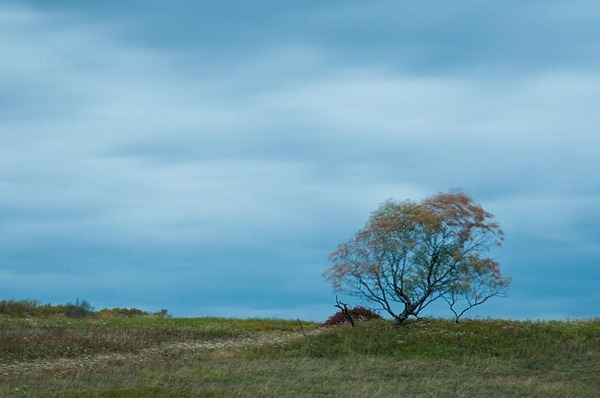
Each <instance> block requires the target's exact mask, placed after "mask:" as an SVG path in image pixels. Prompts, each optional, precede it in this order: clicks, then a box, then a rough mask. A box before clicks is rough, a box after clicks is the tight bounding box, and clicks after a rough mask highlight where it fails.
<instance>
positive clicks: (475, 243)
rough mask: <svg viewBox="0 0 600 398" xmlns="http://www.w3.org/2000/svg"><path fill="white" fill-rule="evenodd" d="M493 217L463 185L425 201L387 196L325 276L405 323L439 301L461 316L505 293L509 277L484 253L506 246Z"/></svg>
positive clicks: (342, 246)
mask: <svg viewBox="0 0 600 398" xmlns="http://www.w3.org/2000/svg"><path fill="white" fill-rule="evenodd" d="M493 218H494V216H493V215H492V214H490V213H488V212H486V211H485V210H484V209H483V208H482V207H481V205H479V204H477V203H475V202H473V200H472V199H471V198H470V197H469V196H467V195H466V194H465V193H463V192H461V191H450V192H448V193H439V194H437V195H434V196H432V197H430V198H427V199H425V200H423V201H421V202H418V203H417V202H413V201H410V200H407V201H404V202H394V201H391V200H389V201H387V202H385V203H384V204H382V205H381V206H380V207H379V208H378V209H377V210H376V211H375V212H373V213H372V214H371V218H370V219H369V221H368V222H367V224H366V226H365V227H364V228H363V229H361V230H359V231H358V232H357V233H356V234H355V235H354V237H353V238H352V239H350V240H348V241H347V242H345V243H342V244H340V245H339V246H338V248H337V249H336V250H335V251H333V252H332V253H331V255H330V257H329V258H330V260H331V262H332V263H333V264H332V266H331V267H330V268H329V269H328V270H327V271H326V272H325V274H324V275H325V277H326V278H327V279H328V280H329V281H330V282H331V283H332V284H333V287H334V289H335V290H337V291H342V292H346V293H348V294H351V295H354V296H358V297H360V298H363V299H366V300H368V301H370V302H372V303H374V304H375V305H376V306H377V307H380V308H381V309H383V310H385V311H386V312H387V313H388V314H390V315H391V316H392V317H393V318H394V319H396V321H398V322H399V323H401V322H403V321H404V320H406V319H407V318H409V317H411V316H412V317H416V318H418V317H419V314H420V313H421V311H422V310H423V309H425V308H426V307H427V306H428V305H429V304H431V303H432V302H434V301H436V300H438V299H442V300H444V301H446V303H448V305H449V308H450V311H452V313H453V314H454V317H455V320H456V322H458V320H459V318H460V317H461V316H462V315H464V314H465V312H466V311H468V310H469V309H471V308H473V307H475V306H478V305H480V304H483V303H484V302H486V301H487V300H488V299H490V298H491V297H494V296H499V295H504V294H505V293H506V289H507V287H508V285H509V283H510V278H507V277H504V276H502V274H501V273H500V267H499V263H498V262H497V261H495V260H493V259H491V258H489V257H485V253H486V252H487V251H489V249H490V247H492V246H496V245H497V246H500V245H501V243H502V240H503V232H502V230H501V229H500V227H499V225H498V224H497V223H496V222H494V221H493Z"/></svg>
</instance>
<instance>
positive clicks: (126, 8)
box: [0, 0, 600, 319]
mask: <svg viewBox="0 0 600 398" xmlns="http://www.w3.org/2000/svg"><path fill="white" fill-rule="evenodd" d="M251 4H252V6H250V3H247V2H236V1H226V2H219V5H215V4H213V2H203V1H184V0H179V1H170V2H166V1H157V0H156V1H131V2H120V1H105V2H79V1H54V2H46V1H41V0H40V1H26V2H4V3H2V4H1V5H0V54H1V57H0V138H1V142H2V144H1V145H0V187H1V190H0V192H1V195H0V237H1V239H0V292H2V293H1V295H2V297H5V298H16V299H23V298H35V299H39V300H41V301H43V302H47V301H51V302H65V301H72V300H74V299H75V298H76V297H85V298H87V299H88V300H89V301H90V302H92V304H94V305H96V306H97V307H106V306H119V307H124V306H137V307H141V308H144V309H149V310H158V309H160V308H163V307H166V308H169V309H170V310H171V311H172V312H173V313H174V314H175V315H186V316H201V315H223V316H267V317H270V316H274V317H291V318H295V317H296V316H300V317H303V318H309V319H324V318H325V317H327V316H328V315H329V314H330V313H331V312H332V311H333V307H332V306H331V304H332V292H331V289H330V287H329V286H328V285H327V284H326V283H325V281H324V280H323V278H322V277H321V273H322V272H323V270H324V269H325V268H326V267H327V266H328V263H327V254H328V253H329V252H330V251H331V250H333V249H334V248H335V246H336V245H337V244H338V243H340V242H341V241H343V240H345V239H346V238H348V237H349V236H350V235H351V234H352V233H353V232H354V231H355V230H356V229H358V228H359V227H361V226H362V225H363V223H364V222H365V221H366V219H367V218H368V216H369V213H370V211H372V210H374V209H375V208H376V206H377V205H378V204H379V203H381V202H383V201H385V200H386V199H388V198H390V197H393V198H395V199H400V200H401V199H405V198H411V199H421V198H423V197H425V196H428V195H431V194H434V193H436V192H438V191H441V190H447V189H450V188H454V187H460V188H463V189H464V190H465V191H466V192H467V193H469V194H470V195H472V196H473V197H474V198H475V199H476V200H478V201H480V202H481V203H482V205H483V206H484V207H485V208H486V209H488V210H490V211H491V212H493V213H494V214H496V216H497V219H498V220H499V221H500V223H501V225H502V227H503V229H504V230H505V232H506V235H507V241H506V245H505V247H503V248H502V250H500V251H499V253H498V257H499V259H500V261H501V263H502V266H503V269H504V271H505V273H506V274H508V275H510V276H512V277H513V284H512V287H511V295H510V297H509V298H506V299H497V300H495V301H494V302H490V303H489V304H488V305H486V306H484V307H482V308H481V309H478V312H477V313H475V312H474V315H475V314H477V315H479V316H490V317H511V318H568V317H580V316H597V315H598V314H597V308H598V306H599V304H600V293H599V292H598V289H597V288H596V286H595V285H596V282H597V281H598V280H599V278H600V268H599V264H598V260H599V258H600V243H599V241H600V240H599V237H600V227H599V225H600V207H599V203H600V202H599V200H600V184H599V182H598V177H597V176H598V175H599V174H600V160H599V159H600V135H599V134H598V131H599V127H600V113H599V112H598V111H597V109H599V107H600V73H599V72H598V71H599V70H600V68H599V66H600V65H599V63H600V62H599V55H598V54H600V52H599V51H598V50H599V49H598V35H599V34H600V24H599V23H598V22H600V6H597V5H595V4H594V3H592V2H585V1H569V2H567V1H545V2H528V3H527V4H525V5H524V4H522V3H521V2H516V1H515V2H512V1H508V2H503V3H501V4H495V5H490V4H482V3H480V2H475V1H466V0H465V1H457V2H452V3H448V2H443V1H431V2H419V3H414V2H397V1H394V2H388V1H379V2H372V3H369V4H366V3H364V2H347V1H343V2H342V1H325V2H323V1H318V2H317V1H304V2H298V4H296V5H295V6H293V7H292V6H291V5H289V4H288V3H284V2H278V1H258V2H252V3H251Z"/></svg>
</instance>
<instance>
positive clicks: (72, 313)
mask: <svg viewBox="0 0 600 398" xmlns="http://www.w3.org/2000/svg"><path fill="white" fill-rule="evenodd" d="M93 313H94V307H92V305H91V304H90V303H89V302H88V301H87V300H86V299H83V300H79V299H77V300H76V301H75V304H73V303H67V305H65V311H64V314H65V316H66V317H67V318H71V319H81V318H86V317H89V316H91V315H92V314H93Z"/></svg>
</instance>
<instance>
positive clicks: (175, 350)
mask: <svg viewBox="0 0 600 398" xmlns="http://www.w3.org/2000/svg"><path fill="white" fill-rule="evenodd" d="M315 333H318V331H312V332H309V333H306V334H304V335H303V334H301V333H298V332H286V333H282V332H277V333H273V332H269V333H260V334H257V335H255V336H249V337H241V338H232V339H222V340H210V341H186V342H176V343H165V344H161V345H160V346H157V347H152V348H146V349H142V350H140V351H138V352H135V353H111V354H99V355H93V356H85V357H76V358H55V359H38V360H34V361H26V362H19V363H15V364H5V365H0V379H5V378H8V377H14V376H23V375H36V374H39V375H47V374H54V375H62V374H65V375H66V374H72V373H88V372H92V371H95V370H100V369H103V368H107V367H109V366H114V365H118V364H123V363H127V364H142V363H146V362H150V361H152V360H155V359H158V358H161V357H165V356H173V355H183V354H190V353H194V352H201V351H214V350H237V349H243V348H249V347H267V346H273V345H279V344H284V343H287V342H290V341H293V340H296V339H300V338H304V337H306V336H308V335H312V334H315Z"/></svg>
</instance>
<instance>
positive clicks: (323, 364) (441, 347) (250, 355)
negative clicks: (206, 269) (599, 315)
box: [0, 318, 600, 398]
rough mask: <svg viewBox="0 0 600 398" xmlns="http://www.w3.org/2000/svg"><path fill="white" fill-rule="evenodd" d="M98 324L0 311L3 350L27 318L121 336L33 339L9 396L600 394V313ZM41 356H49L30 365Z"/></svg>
mask: <svg viewBox="0 0 600 398" xmlns="http://www.w3.org/2000/svg"><path fill="white" fill-rule="evenodd" d="M44 322H47V323H44ZM96 322H97V321H92V320H86V321H79V323H78V324H75V325H74V324H68V323H64V320H60V321H57V320H55V321H43V322H42V324H41V325H38V327H40V329H38V330H36V332H35V333H34V332H33V331H32V330H31V328H32V326H31V325H28V324H27V322H14V320H10V321H9V320H6V319H4V320H0V353H2V355H4V352H2V351H1V350H3V349H6V347H5V345H6V340H5V337H6V334H5V333H4V332H5V331H6V330H9V331H10V335H12V339H13V340H12V341H15V340H14V338H15V337H14V335H15V334H17V335H18V333H17V332H16V330H18V329H19V328H21V330H22V332H23V335H25V336H32V335H35V334H36V333H38V334H40V335H42V336H43V335H44V333H50V335H52V336H54V337H53V338H52V339H58V337H57V336H58V335H59V332H58V330H59V329H60V328H63V334H62V336H63V338H64V339H66V340H67V341H70V340H69V339H71V337H70V334H72V333H73V336H78V337H77V338H73V341H79V339H81V336H82V335H85V336H91V335H92V334H94V333H96V334H98V333H100V334H104V337H98V336H95V337H93V338H96V339H101V340H108V341H110V340H111V339H115V340H117V341H120V343H119V344H114V345H113V346H112V348H111V349H110V350H108V351H103V350H96V351H94V352H92V353H90V354H87V353H83V351H79V353H78V354H76V355H74V354H73V353H72V352H66V353H65V354H64V355H60V353H59V352H57V351H52V350H50V351H48V352H51V353H52V354H51V355H49V356H43V355H45V354H44V353H45V352H47V351H46V350H44V349H41V348H36V349H34V350H33V352H36V353H37V354H36V355H37V357H36V359H31V356H32V355H31V353H26V351H27V348H24V347H21V351H18V350H16V351H15V350H13V351H11V352H12V354H11V355H13V357H12V359H11V360H10V361H4V362H5V363H4V365H3V366H4V371H1V370H0V377H1V381H0V396H3V397H4V396H6V397H13V396H14V397H21V396H23V397H25V396H26V397H73V398H75V397H318V396H323V397H364V396H370V397H392V396H393V397H473V396H486V397H507V396H509V397H512V396H515V397H596V396H597V391H600V376H599V375H600V321H598V320H590V321H586V322H549V323H536V322H510V321H465V322H464V323H463V324H460V325H455V324H453V323H452V322H449V321H441V320H425V321H422V322H417V323H409V324H407V325H405V326H403V327H400V328H397V327H394V326H393V325H392V324H390V323H388V322H374V323H365V324H362V325H359V326H358V327H357V328H354V329H353V328H350V327H345V326H344V327H341V328H336V329H331V330H325V331H321V332H315V325H309V324H305V326H304V327H305V329H306V330H307V331H308V332H309V334H310V335H309V336H303V335H302V334H301V333H300V330H299V326H298V324H297V322H296V321H293V322H287V321H273V320H247V321H240V320H224V319H214V318H213V319H196V320H154V319H148V320H135V321H133V320H128V321H124V320H123V321H116V320H115V321H113V323H109V324H105V325H102V327H99V324H98V323H96ZM51 326H55V327H56V328H58V329H54V328H52V327H51ZM92 332H93V333H92ZM86 333H88V334H86ZM129 335H130V336H133V337H132V338H131V340H129V341H130V343H131V345H128V344H129V343H125V341H126V339H127V337H125V336H129ZM109 336H112V337H110V338H109ZM157 336H158V337H157ZM39 338H40V341H43V337H39ZM90 338H91V337H90ZM145 338H147V339H148V340H147V341H142V342H140V341H139V340H140V339H145ZM52 339H50V340H52ZM21 341H24V340H21ZM52 341H53V340H52ZM51 346H53V347H55V349H57V348H58V347H63V345H61V344H59V343H58V342H55V343H52V344H51ZM83 346H85V344H82V345H81V347H83ZM16 352H22V353H24V356H22V357H18V355H17V354H15V353H16ZM40 355H42V356H41V357H40ZM34 357H35V355H34ZM65 361H66V362H65ZM63 362H64V363H68V366H63V367H61V365H59V364H60V363H63ZM35 363H46V364H50V365H49V366H47V367H40V368H36V367H32V368H27V366H33V365H32V364H35ZM7 367H11V368H7ZM0 369H2V367H0Z"/></svg>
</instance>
